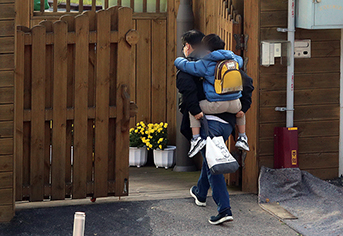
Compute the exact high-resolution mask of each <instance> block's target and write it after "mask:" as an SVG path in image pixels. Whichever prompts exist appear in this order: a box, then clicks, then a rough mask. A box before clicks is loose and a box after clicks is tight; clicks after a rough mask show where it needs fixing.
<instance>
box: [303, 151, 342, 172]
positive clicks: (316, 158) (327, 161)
mask: <svg viewBox="0 0 343 236" xmlns="http://www.w3.org/2000/svg"><path fill="white" fill-rule="evenodd" d="M338 162H339V157H338V152H333V153H324V152H318V153H309V154H299V168H300V169H304V170H305V169H323V168H337V166H338V164H339V163H338Z"/></svg>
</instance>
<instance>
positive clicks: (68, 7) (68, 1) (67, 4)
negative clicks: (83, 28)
mask: <svg viewBox="0 0 343 236" xmlns="http://www.w3.org/2000/svg"><path fill="white" fill-rule="evenodd" d="M66 12H70V0H66Z"/></svg>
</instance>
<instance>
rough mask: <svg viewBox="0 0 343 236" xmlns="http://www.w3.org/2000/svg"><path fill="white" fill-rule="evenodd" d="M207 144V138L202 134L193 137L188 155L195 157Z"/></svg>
mask: <svg viewBox="0 0 343 236" xmlns="http://www.w3.org/2000/svg"><path fill="white" fill-rule="evenodd" d="M205 145H206V140H205V139H202V138H201V137H200V136H199V137H197V138H195V139H194V138H192V140H191V148H190V149H189V152H188V156H189V157H194V156H195V154H197V153H198V152H199V151H200V150H201V149H202V148H203V147H204V146H205Z"/></svg>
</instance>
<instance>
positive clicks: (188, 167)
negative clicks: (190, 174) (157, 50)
mask: <svg viewBox="0 0 343 236" xmlns="http://www.w3.org/2000/svg"><path fill="white" fill-rule="evenodd" d="M193 24H194V17H193V10H192V6H191V0H181V1H180V5H179V9H178V12H177V17H176V27H177V31H176V37H177V39H176V42H177V47H176V55H177V56H179V57H181V56H183V54H182V52H181V49H182V42H181V36H182V34H183V33H185V32H186V31H188V30H191V29H193ZM176 96H177V104H176V106H177V108H176V165H175V167H174V169H173V170H174V171H178V172H184V171H195V170H196V166H195V165H194V162H193V160H192V159H190V158H189V157H188V150H189V141H188V140H187V139H186V138H185V137H184V136H183V135H182V134H181V133H180V127H181V121H182V114H181V112H180V111H179V107H178V101H179V99H180V96H181V95H180V94H179V93H177V95H176Z"/></svg>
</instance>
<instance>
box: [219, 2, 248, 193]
mask: <svg viewBox="0 0 343 236" xmlns="http://www.w3.org/2000/svg"><path fill="white" fill-rule="evenodd" d="M220 3H221V4H220V6H219V12H218V13H219V14H218V19H217V21H218V24H217V25H218V29H217V32H218V35H219V36H220V37H221V38H222V39H223V40H224V42H225V49H227V50H231V51H233V52H234V53H235V54H237V55H240V56H242V50H241V46H242V45H240V44H241V38H242V27H243V25H242V24H243V22H242V16H241V15H240V14H238V12H237V11H236V10H235V7H234V5H233V3H232V1H231V0H230V1H229V0H225V1H221V2H220ZM237 133H238V132H236V134H237ZM228 146H229V149H230V151H231V152H232V153H237V155H239V154H238V153H239V152H238V150H237V148H235V141H234V140H233V137H232V136H230V139H229V141H228ZM240 165H241V166H242V165H244V162H242V161H240ZM225 179H226V182H227V184H228V185H231V186H233V185H234V186H241V184H242V181H241V179H242V168H240V169H239V170H238V171H237V172H235V173H233V174H227V175H225Z"/></svg>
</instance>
